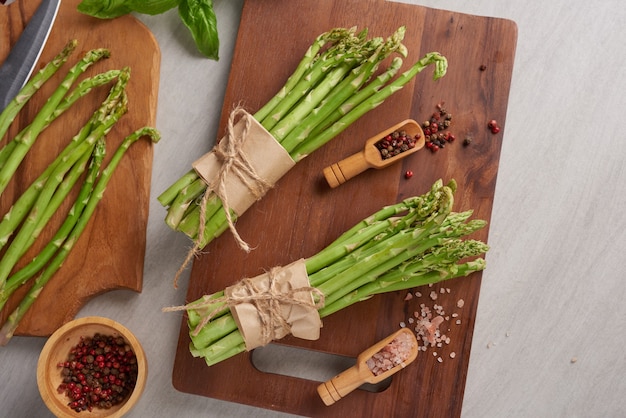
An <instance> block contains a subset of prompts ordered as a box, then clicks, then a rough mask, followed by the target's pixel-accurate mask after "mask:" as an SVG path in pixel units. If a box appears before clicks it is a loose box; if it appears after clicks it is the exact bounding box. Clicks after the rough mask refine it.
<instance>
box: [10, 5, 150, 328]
mask: <svg viewBox="0 0 626 418" xmlns="http://www.w3.org/2000/svg"><path fill="white" fill-rule="evenodd" d="M39 3H40V1H38V0H17V1H16V2H14V3H13V4H11V5H10V6H7V7H0V63H2V62H4V60H5V58H6V56H7V55H8V53H9V50H10V48H11V46H12V45H13V44H15V42H16V41H17V39H18V37H19V35H20V34H21V33H22V31H23V28H24V27H25V25H26V24H27V22H28V21H29V19H30V17H31V16H32V15H33V13H34V12H35V9H36V8H37V6H38V5H39ZM78 3H79V0H63V1H62V2H61V8H60V10H59V13H58V16H57V19H56V22H55V24H54V26H53V29H52V32H51V33H50V37H49V39H48V42H47V44H46V46H45V49H44V51H43V53H42V55H41V58H40V64H39V67H38V68H37V69H39V68H41V66H43V65H44V64H45V63H47V62H49V61H50V60H51V59H52V58H53V57H54V56H55V55H56V54H57V53H58V52H59V51H60V50H61V49H62V48H63V46H64V45H65V44H66V43H67V42H68V41H69V40H71V39H76V40H77V41H78V48H77V49H76V51H75V52H74V54H73V55H72V57H71V58H70V59H69V61H68V62H67V63H66V64H65V65H64V67H62V68H61V70H60V71H59V72H58V73H57V74H56V75H55V77H54V78H53V79H51V80H50V81H49V82H48V83H46V84H45V85H44V86H43V88H42V89H41V91H40V92H38V93H37V95H36V96H35V97H33V99H32V100H31V102H30V103H29V104H28V105H27V106H26V107H25V108H24V109H23V111H22V112H21V113H20V115H19V117H18V118H17V120H16V121H15V123H14V124H13V125H12V127H11V128H10V131H9V132H8V134H7V136H11V137H12V136H13V135H15V134H16V133H17V132H19V131H20V130H21V129H22V128H23V127H25V126H26V125H27V124H28V123H29V122H30V120H31V118H32V117H33V116H34V115H35V114H36V112H37V110H38V109H39V108H40V107H41V105H42V103H44V101H45V100H46V98H47V96H48V95H49V94H50V93H51V92H52V91H53V90H54V89H55V88H56V86H57V85H58V83H59V82H60V80H61V79H62V78H63V77H64V76H65V74H66V72H67V70H68V69H69V68H70V66H71V65H73V64H74V63H75V62H76V61H78V60H79V59H80V57H82V55H83V54H84V53H85V52H86V51H88V50H90V49H93V48H108V49H109V50H110V51H111V57H110V58H109V59H107V60H104V61H101V62H99V63H97V64H96V65H94V66H93V67H92V68H90V69H89V70H88V71H87V73H86V74H85V76H88V75H95V74H97V73H99V72H102V71H105V70H108V69H115V68H117V69H121V68H123V67H125V66H129V67H130V68H131V80H130V83H129V85H128V88H127V92H128V96H129V112H128V113H127V114H126V115H125V116H124V117H123V118H122V119H121V120H120V122H118V124H117V125H116V126H115V128H114V129H113V131H111V133H110V134H109V135H108V137H107V144H108V146H107V150H108V154H107V155H108V156H109V157H110V156H111V155H112V154H113V152H114V150H115V148H117V145H118V144H119V143H120V142H121V141H122V140H123V139H124V137H126V136H127V135H128V134H130V133H132V132H133V131H135V130H136V129H138V128H141V127H143V126H154V124H155V119H156V106H157V96H158V84H159V66H160V58H161V55H160V50H159V48H158V45H157V43H156V40H155V39H154V37H153V36H152V34H151V33H150V31H149V30H148V29H147V28H146V27H145V26H144V25H143V24H142V23H141V22H139V21H138V20H137V19H135V18H134V17H131V16H125V17H122V18H119V19H115V20H99V19H94V18H91V17H88V16H85V15H83V14H81V13H79V12H78V11H76V6H77V5H78ZM107 93H108V87H106V88H99V89H97V90H94V91H92V92H91V93H90V94H89V95H88V96H86V97H84V98H83V99H81V101H80V103H79V104H78V105H77V106H74V107H73V108H72V110H71V111H70V112H68V113H65V114H64V115H62V116H61V117H60V118H59V119H58V120H57V121H55V122H54V123H53V124H52V125H51V126H50V127H49V128H48V129H47V130H46V131H44V133H43V134H42V136H41V137H40V138H39V139H38V141H37V143H36V144H35V146H34V147H33V148H32V149H31V151H30V152H29V154H28V156H27V158H26V159H25V160H24V162H23V163H22V165H21V166H20V169H19V171H18V172H17V173H16V176H15V178H14V180H13V181H12V182H11V184H10V185H9V187H8V188H7V190H6V191H5V192H4V193H3V195H2V196H1V198H0V209H1V210H2V214H4V213H6V211H7V210H8V209H9V207H10V206H11V204H12V202H13V201H14V200H15V199H16V198H17V196H19V194H20V193H21V191H22V190H23V189H24V188H25V187H27V186H28V185H29V184H30V182H31V181H32V180H33V179H34V178H36V177H37V176H38V175H39V173H40V172H41V170H43V169H44V168H45V167H46V165H47V164H49V163H50V162H51V161H52V160H53V159H54V157H55V156H56V154H57V153H58V152H59V151H60V150H61V149H62V148H63V147H64V146H65V144H66V143H67V142H68V141H69V140H70V139H71V137H72V136H73V135H74V134H75V133H76V132H78V130H79V129H80V128H81V127H82V126H83V124H84V123H85V121H86V120H87V119H88V118H89V116H90V115H91V114H92V113H93V111H94V110H95V109H96V108H97V107H98V105H99V104H100V103H101V102H102V100H103V99H104V97H105V96H106V94H107ZM6 141H7V137H5V138H3V142H2V143H5V142H6ZM152 157H153V152H152V144H150V143H149V141H148V140H145V139H142V140H140V141H138V142H137V143H135V144H134V145H133V146H132V147H131V148H130V150H129V151H128V153H127V154H126V155H125V157H124V159H123V161H122V163H121V164H120V165H119V166H118V168H117V170H116V172H115V174H114V177H113V179H112V180H111V182H110V183H109V185H108V187H107V190H106V192H105V194H104V198H103V200H102V201H101V202H100V205H99V207H98V209H97V210H96V212H95V214H94V216H93V218H92V220H91V222H90V223H89V225H88V227H87V229H86V230H85V232H84V233H83V236H82V237H81V239H80V241H79V242H78V244H77V246H76V247H75V248H74V249H73V251H72V253H71V255H70V257H69V258H68V260H67V261H66V262H65V264H64V265H63V267H62V268H61V270H60V271H59V272H58V273H57V275H56V276H55V277H54V278H53V279H52V280H51V281H50V283H49V284H48V285H47V286H46V288H45V289H44V291H43V292H42V294H41V295H40V296H39V298H38V300H37V301H36V303H35V304H34V305H33V307H32V308H31V310H30V311H29V312H28V313H27V315H26V317H25V318H24V320H23V321H22V323H21V325H20V327H19V328H18V330H17V332H16V334H18V335H33V336H47V335H50V334H51V333H52V332H54V331H55V330H56V329H57V328H58V327H59V326H61V325H62V324H63V323H65V322H67V321H69V320H71V319H72V318H73V317H74V315H75V314H76V312H78V310H79V309H80V308H81V307H82V306H83V305H84V304H85V303H86V302H87V301H88V300H89V299H90V298H93V297H94V296H96V295H98V294H100V293H103V292H106V291H108V290H112V289H120V288H125V289H130V290H133V291H137V292H140V291H141V290H142V282H143V263H144V255H145V248H146V225H147V220H148V203H149V198H150V179H151V174H152ZM76 191H77V188H76ZM69 203H71V202H68V204H67V205H66V206H64V207H63V208H61V209H62V211H61V212H64V211H67V209H68V208H69ZM64 216H65V215H64V213H63V214H62V215H61V214H59V216H56V217H55V218H53V220H52V224H54V225H57V226H58V225H59V224H60V223H61V222H62V221H63V218H64ZM53 232H54V229H52V227H51V228H50V229H48V230H47V232H46V231H44V233H43V234H42V236H41V237H40V239H39V240H38V241H37V243H36V244H35V248H33V250H32V251H30V252H29V253H28V254H27V255H26V258H25V259H28V258H29V257H32V256H34V254H35V253H36V252H37V250H38V249H39V248H41V247H42V246H43V245H45V243H46V242H47V239H48V238H49V237H50V236H51V235H52V234H53ZM25 290H26V288H23V289H22V290H21V291H20V292H19V293H18V295H16V296H20V295H22V294H23V293H24V292H25ZM16 303H17V298H16V297H14V298H13V299H11V301H10V303H9V305H8V306H7V307H6V308H5V310H3V311H2V312H1V315H0V319H2V320H4V318H5V317H6V316H7V315H8V314H9V312H10V310H12V309H13V308H14V307H15V306H16Z"/></svg>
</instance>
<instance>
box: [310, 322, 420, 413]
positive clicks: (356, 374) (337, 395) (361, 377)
mask: <svg viewBox="0 0 626 418" xmlns="http://www.w3.org/2000/svg"><path fill="white" fill-rule="evenodd" d="M401 334H406V337H407V338H406V340H407V341H409V342H410V344H411V348H410V352H409V353H408V355H407V356H403V358H404V361H402V362H401V363H400V364H398V365H396V366H394V367H392V368H390V369H389V370H387V371H385V372H383V373H380V374H378V375H376V374H374V372H372V370H371V369H370V367H369V365H368V364H367V361H368V360H369V359H371V358H372V356H374V355H375V354H376V353H378V352H379V351H381V350H382V349H383V348H385V347H386V346H387V345H388V344H390V343H391V342H392V341H393V340H394V339H395V338H396V337H398V336H401ZM417 352H418V345H417V339H416V338H415V334H413V331H411V330H410V329H409V328H402V329H400V330H399V331H396V332H394V333H393V334H391V335H390V336H388V337H387V338H385V339H384V340H382V341H379V342H378V343H376V344H374V345H373V346H371V347H370V348H368V349H367V350H365V351H363V352H362V353H361V354H359V355H358V357H357V359H356V364H355V365H354V366H352V367H351V368H349V369H348V370H345V371H343V372H341V373H340V374H338V375H337V376H335V377H333V378H332V379H330V380H329V381H327V382H324V383H322V384H321V385H319V386H318V387H317V393H318V394H319V395H320V397H321V398H322V401H324V404H326V406H330V405H332V404H334V403H335V402H337V401H338V400H340V399H341V398H343V397H345V396H346V395H348V394H349V393H350V392H352V391H353V390H355V389H356V388H358V387H359V386H361V385H362V384H364V383H372V384H375V383H380V382H382V381H383V380H385V379H387V378H388V377H389V376H391V375H393V374H394V373H396V372H398V371H400V370H401V369H403V368H404V367H406V366H407V365H408V364H410V363H411V362H412V361H413V360H415V358H416V357H417Z"/></svg>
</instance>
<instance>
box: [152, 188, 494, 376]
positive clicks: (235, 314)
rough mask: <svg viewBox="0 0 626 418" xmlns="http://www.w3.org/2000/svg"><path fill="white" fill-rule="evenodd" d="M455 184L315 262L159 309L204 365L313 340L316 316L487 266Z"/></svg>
mask: <svg viewBox="0 0 626 418" xmlns="http://www.w3.org/2000/svg"><path fill="white" fill-rule="evenodd" d="M455 189H456V183H455V182H454V181H451V182H450V183H448V184H447V185H444V184H443V182H442V181H441V180H438V181H437V182H435V183H434V184H433V185H432V187H431V189H430V190H429V191H428V192H427V193H425V194H423V195H421V196H415V197H411V198H408V199H405V200H403V201H402V202H400V203H397V204H394V205H390V206H386V207H384V208H382V209H380V210H379V211H378V212H376V213H374V214H373V215H371V216H369V217H367V218H366V219H364V220H363V221H361V222H359V223H358V224H356V225H355V226H354V227H352V228H350V229H349V230H347V231H346V232H344V233H343V234H342V235H341V236H340V237H339V238H337V239H336V240H335V241H334V242H333V243H331V244H330V245H328V246H327V247H326V248H324V249H323V250H321V251H320V252H318V253H317V254H315V255H313V256H312V257H309V258H306V259H301V260H296V261H295V262H293V263H292V264H290V265H288V266H284V267H275V268H272V269H271V270H269V271H268V273H266V274H263V275H260V276H257V277H254V278H251V279H248V278H246V279H243V280H241V281H240V282H238V283H236V284H234V285H233V286H229V287H227V288H226V289H224V290H223V291H220V292H217V293H214V294H210V295H205V296H203V297H201V298H199V299H198V300H196V301H193V302H191V303H189V304H187V305H185V306H178V307H170V308H164V311H167V312H172V311H184V312H186V313H187V317H188V326H189V335H190V337H191V346H190V351H191V353H192V354H193V355H194V356H196V357H201V358H203V359H204V360H205V361H206V363H207V364H208V365H213V364H216V363H219V362H221V361H223V360H225V359H227V358H230V357H232V356H234V355H236V354H238V353H241V352H244V351H250V350H252V349H254V348H256V347H259V346H263V345H266V344H268V343H269V342H271V341H273V340H277V339H280V338H282V337H284V336H285V335H287V334H291V335H293V336H295V337H298V338H305V339H310V340H315V339H317V338H318V337H319V329H320V326H321V319H322V318H324V317H326V316H328V315H331V314H333V313H336V312H338V311H340V310H341V309H343V308H346V307H348V306H350V305H352V304H354V303H357V302H360V301H363V300H366V299H369V298H371V297H372V296H374V295H376V294H380V293H385V292H392V291H398V290H404V289H411V288H414V287H418V286H422V285H425V284H430V283H436V282H440V281H442V280H448V279H452V278H455V277H461V276H467V275H469V274H471V273H472V272H475V271H480V270H483V269H484V268H485V260H484V259H483V258H481V255H482V254H484V253H485V252H486V251H488V246H487V245H486V244H485V243H483V242H481V241H478V240H475V239H470V238H468V237H467V236H468V235H470V234H472V233H473V232H475V231H477V230H479V229H481V228H483V227H484V226H485V225H486V222H485V221H483V220H479V219H470V218H471V216H472V211H471V210H467V211H463V212H453V211H452V205H453V201H454V198H453V193H454V191H455Z"/></svg>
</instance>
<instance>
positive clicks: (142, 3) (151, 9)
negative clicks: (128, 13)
mask: <svg viewBox="0 0 626 418" xmlns="http://www.w3.org/2000/svg"><path fill="white" fill-rule="evenodd" d="M126 3H127V4H128V7H129V8H130V9H131V10H132V11H134V12H137V13H143V14H146V15H158V14H161V13H165V12H167V11H168V10H170V9H173V8H174V7H176V6H178V4H179V3H180V0H126Z"/></svg>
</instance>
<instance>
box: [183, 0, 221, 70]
mask: <svg viewBox="0 0 626 418" xmlns="http://www.w3.org/2000/svg"><path fill="white" fill-rule="evenodd" d="M178 14H179V16H180V18H181V20H182V21H183V23H184V24H185V26H187V28H188V29H189V31H190V32H191V36H193V39H194V41H195V42H196V46H197V48H198V50H199V51H200V52H201V53H202V54H204V55H206V56H207V57H208V58H211V59H213V60H215V61H217V60H219V47H220V41H219V37H218V33H217V18H216V16H215V11H214V10H213V0H181V1H180V4H179V5H178Z"/></svg>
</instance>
